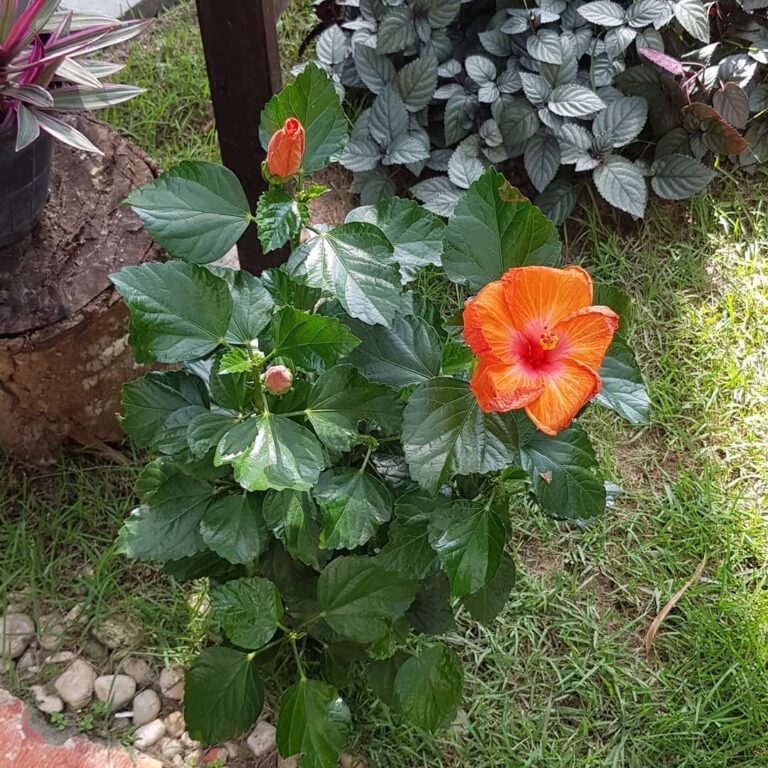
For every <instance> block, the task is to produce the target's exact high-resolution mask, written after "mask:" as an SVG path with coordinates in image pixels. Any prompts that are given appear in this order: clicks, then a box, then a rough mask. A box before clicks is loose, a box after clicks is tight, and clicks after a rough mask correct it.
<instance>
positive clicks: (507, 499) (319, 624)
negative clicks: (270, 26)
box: [113, 65, 648, 768]
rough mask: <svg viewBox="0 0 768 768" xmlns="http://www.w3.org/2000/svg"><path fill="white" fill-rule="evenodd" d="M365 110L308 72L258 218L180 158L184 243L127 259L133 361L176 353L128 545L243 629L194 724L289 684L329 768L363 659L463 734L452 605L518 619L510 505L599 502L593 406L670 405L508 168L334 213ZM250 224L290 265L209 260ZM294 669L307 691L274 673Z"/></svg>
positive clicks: (147, 434) (301, 742) (387, 699)
mask: <svg viewBox="0 0 768 768" xmlns="http://www.w3.org/2000/svg"><path fill="white" fill-rule="evenodd" d="M346 126H347V122H346V119H345V116H344V114H343V112H342V111H341V108H340V105H339V101H338V98H337V95H336V93H335V90H334V87H333V84H332V82H331V81H330V80H329V79H328V78H327V76H326V75H325V73H323V72H322V71H321V70H319V69H318V68H316V67H314V66H313V65H310V66H309V67H307V69H305V70H304V71H303V72H302V73H301V74H300V75H299V76H298V78H297V79H296V81H295V82H294V83H292V84H291V85H289V86H288V87H287V88H285V89H284V91H283V92H282V93H280V94H279V95H277V96H276V97H274V99H273V100H272V101H271V102H270V103H269V104H268V105H267V107H266V109H265V111H264V114H263V119H262V124H261V133H262V138H263V141H264V145H265V146H267V145H269V152H268V155H267V162H266V163H265V167H264V174H265V178H267V179H269V180H270V182H271V185H270V188H269V190H268V191H267V192H265V193H264V195H263V196H262V198H261V200H260V201H259V204H258V206H257V210H256V212H255V214H254V213H253V212H252V211H251V210H250V209H249V207H248V203H247V201H246V197H245V195H244V193H243V190H242V188H241V186H240V184H239V182H238V180H237V179H236V178H235V177H234V175H233V174H232V173H231V172H230V171H228V170H226V169H225V168H223V167H220V166H218V165H213V164H209V163H197V162H187V163H182V164H181V165H180V166H178V167H176V168H174V169H172V170H170V171H168V172H167V173H165V174H164V175H163V176H161V177H160V178H159V179H157V180H156V181H154V182H152V183H150V184H148V185H147V186H144V187H142V188H140V189H138V190H136V191H135V192H134V193H133V194H132V195H131V196H130V198H129V200H128V202H129V204H130V205H131V206H133V208H134V210H135V211H136V212H137V213H138V214H139V215H140V216H141V218H142V220H143V222H144V225H145V227H146V229H147V231H148V232H149V233H150V234H151V235H152V236H153V237H154V238H155V240H156V241H157V242H158V243H159V244H160V245H161V246H163V247H164V248H165V249H166V250H167V252H168V254H169V256H170V257H171V259H170V260H169V261H167V262H164V263H149V264H144V265H141V266H138V267H128V268H125V269H123V270H122V271H121V272H119V273H118V274H116V275H114V276H113V281H114V284H115V286H116V287H117V290H118V291H119V292H120V294H121V295H122V296H123V298H124V300H125V303H126V304H127V306H128V309H129V310H130V314H131V321H130V344H131V346H132V348H133V350H134V353H135V357H136V360H137V362H138V363H141V364H147V365H152V364H155V363H161V364H168V365H170V366H172V367H170V368H168V367H166V368H164V369H163V370H155V371H152V372H150V373H148V374H146V375H145V376H144V377H142V378H140V379H138V380H136V381H133V382H130V383H128V384H126V385H125V388H124V392H123V406H124V417H123V424H124V426H125V430H126V432H127V433H128V434H129V435H130V437H131V438H132V439H133V441H134V443H135V444H136V445H137V446H138V447H139V448H141V449H146V450H147V451H149V452H150V453H151V454H152V455H153V456H154V457H155V458H154V459H153V460H152V461H150V463H148V464H147V466H146V467H145V469H144V470H143V472H142V473H141V476H140V478H139V481H138V486H137V494H138V496H139V497H140V500H141V505H140V506H139V507H138V508H137V509H136V510H134V512H133V513H132V514H131V516H130V517H129V519H128V520H127V521H126V523H125V526H124V528H123V529H122V531H121V533H120V544H121V547H122V550H123V551H124V552H125V553H127V554H128V555H130V556H132V557H136V558H140V559H143V560H157V561H163V562H164V564H165V566H164V567H165V569H166V571H167V572H168V573H169V574H171V575H172V576H173V577H174V578H176V579H178V580H180V581H185V580H192V579H198V578H201V577H206V578H207V579H208V585H209V590H210V617H211V620H212V624H211V627H212V634H213V635H217V636H218V638H219V640H220V642H219V643H218V644H211V645H209V646H208V647H206V648H205V649H204V650H202V652H201V653H200V654H199V656H198V657H197V658H196V659H195V660H194V661H193V663H192V665H191V667H190V669H189V672H188V675H187V682H186V694H185V702H184V703H185V716H186V722H187V725H188V728H189V732H190V734H191V735H192V737H193V738H195V739H199V740H202V741H204V742H207V743H213V742H218V741H222V740H225V739H228V738H231V737H233V736H235V735H237V734H240V733H243V732H245V731H246V730H247V729H248V728H250V727H251V726H252V724H253V723H254V722H255V721H256V720H257V718H258V717H259V715H260V713H261V711H262V707H263V704H264V699H265V696H269V698H270V700H271V701H272V700H274V706H273V708H274V710H275V711H276V712H277V714H276V718H277V742H278V747H279V751H280V754H281V755H282V756H283V757H288V756H291V755H297V754H300V755H303V758H302V759H301V763H300V764H301V765H302V766H308V767H309V768H330V766H335V765H336V762H337V760H338V756H339V753H340V752H341V750H342V749H343V747H344V746H345V744H346V743H347V740H348V738H349V729H350V722H351V718H350V712H349V709H348V707H347V704H346V703H345V700H344V697H343V695H344V692H345V691H348V690H349V688H350V686H351V685H352V684H353V683H355V684H357V683H359V681H360V680H361V679H362V677H363V676H364V678H365V679H366V680H367V681H368V682H369V683H370V686H371V688H372V689H373V691H374V693H375V694H376V696H378V697H379V698H380V699H381V701H382V702H384V704H385V705H386V706H388V707H390V708H391V709H392V710H393V711H395V712H396V713H398V716H399V717H403V718H405V719H406V720H408V721H409V722H411V723H414V724H415V725H416V726H419V727H421V728H423V729H426V730H428V731H435V730H438V729H440V728H444V727H446V726H448V725H450V723H451V722H452V721H453V719H454V718H455V716H456V713H457V710H458V708H459V706H460V704H461V701H462V682H463V670H462V662H461V659H460V657H459V655H458V654H457V652H456V648H457V647H458V645H459V644H458V643H456V642H455V634H454V632H455V630H456V623H455V622H456V619H455V616H456V614H457V613H458V615H459V619H460V621H462V622H465V621H469V620H475V621H478V622H481V623H483V624H490V623H491V622H493V621H494V619H495V618H496V616H497V615H498V614H499V612H500V611H501V610H502V608H503V606H504V603H505V601H506V599H507V597H508V595H509V594H510V591H511V590H512V589H513V586H514V581H515V566H514V562H513V559H512V557H511V556H510V555H509V554H508V552H507V551H506V549H507V543H508V539H509V536H510V525H509V521H510V517H511V515H513V514H518V513H519V511H520V510H521V509H522V505H524V504H525V503H527V500H529V499H530V500H532V501H533V502H535V503H536V504H537V505H538V506H539V507H541V509H542V510H543V511H544V512H545V513H546V514H549V515H552V516H554V517H557V518H562V519H567V520H571V521H586V520H588V519H589V518H592V517H594V516H596V515H599V514H600V513H602V512H603V511H604V509H605V506H606V497H607V495H608V492H607V491H606V482H605V480H604V478H603V475H602V474H601V471H600V467H599V465H598V462H597V459H596V456H595V452H594V450H593V448H592V445H591V443H590V439H589V437H588V435H587V433H586V432H585V430H584V429H583V428H582V427H581V426H579V425H578V423H577V422H576V421H573V420H574V418H575V417H576V416H577V415H578V413H579V412H580V411H581V410H582V408H583V407H584V406H586V404H587V403H588V401H590V400H594V401H596V402H597V403H598V404H599V405H601V406H604V407H607V408H611V409H613V410H615V411H617V412H619V413H620V414H621V415H623V416H624V417H625V418H627V419H628V420H629V421H630V422H632V423H634V424H641V423H645V422H647V420H648V398H647V395H646V392H645V388H644V385H643V381H642V377H641V375H640V371H639V370H638V367H637V364H636V362H635V359H634V355H633V353H632V351H631V350H630V348H629V347H628V346H627V343H626V341H625V340H624V338H623V336H622V332H623V331H624V330H625V329H624V325H625V324H626V313H627V299H626V298H625V297H624V296H622V295H621V294H620V293H619V292H617V291H616V290H614V289H609V288H606V287H604V286H593V285H592V282H591V280H590V278H589V276H588V275H587V273H586V272H585V271H584V270H582V269H580V268H578V267H567V268H565V269H560V268H558V262H559V259H560V242H559V239H558V235H557V231H556V229H555V227H554V226H553V225H552V223H551V222H550V221H549V220H548V219H547V218H546V217H545V216H544V215H543V214H542V213H541V212H540V211H539V210H538V209H537V208H536V207H535V206H533V205H532V204H531V203H530V202H529V201H528V200H527V199H526V198H524V197H522V196H521V195H520V193H519V192H518V191H517V190H516V189H515V188H514V187H512V186H511V185H510V184H509V183H508V182H507V181H506V180H505V179H504V178H503V177H502V176H501V175H500V174H499V173H497V172H496V171H495V170H493V169H489V170H487V171H486V172H485V173H484V174H483V176H482V177H481V178H480V179H478V180H477V181H476V182H475V183H474V184H472V186H471V187H470V189H469V190H468V191H467V192H466V194H465V195H464V197H463V198H462V199H461V200H460V201H459V203H458V205H457V207H456V210H455V213H454V215H453V217H452V218H451V219H450V221H448V222H447V224H446V223H445V222H444V221H443V220H441V219H440V218H438V217H437V216H436V215H434V214H432V213H430V212H428V211H426V210H424V209H423V208H422V207H421V206H420V205H419V204H418V203H416V202H414V201H412V200H406V199H400V198H392V199H389V200H386V201H383V202H381V203H379V204H378V205H376V206H370V207H363V208H357V209H355V210H353V211H351V212H350V213H349V215H348V216H347V219H346V222H345V223H344V224H342V225H341V226H337V227H332V228H331V227H327V226H324V225H323V224H322V223H319V222H317V223H316V222H312V221H310V214H309V206H308V203H309V201H310V200H311V199H312V198H313V197H315V196H317V195H320V194H323V193H324V191H325V190H324V188H323V187H321V186H319V185H316V184H313V183H310V182H309V180H308V179H309V175H310V174H311V173H313V172H315V171H318V170H320V169H322V168H323V167H325V166H327V165H328V164H329V163H330V162H331V161H332V160H333V158H334V157H337V156H338V155H339V153H340V152H341V151H342V150H343V147H344V143H345V141H346ZM252 224H255V225H256V226H257V227H258V233H259V236H260V238H261V241H262V243H263V244H264V247H265V249H266V250H272V249H276V248H280V247H283V246H284V245H286V244H288V245H290V248H291V254H290V256H289V258H288V260H287V262H286V263H285V264H284V266H283V267H281V268H279V269H270V270H266V271H265V272H264V273H263V274H262V275H261V276H260V277H255V276H253V275H251V274H248V273H245V272H240V271H235V270H230V269H225V268H221V267H217V266H212V263H213V262H214V261H215V260H217V259H219V258H220V257H221V256H222V255H224V253H226V251H227V250H228V249H229V248H230V247H231V246H232V245H233V244H234V243H235V242H236V241H237V240H238V239H239V237H240V236H241V235H242V234H243V232H244V230H245V229H246V228H247V227H248V226H251V225H252ZM425 273H426V276H427V278H426V279H427V280H428V282H429V284H430V285H431V286H432V290H431V291H430V295H429V296H428V295H425V292H424V291H422V290H420V289H419V286H424V285H425V284H426V282H425ZM438 288H439V289H440V290H438ZM472 297H474V298H472ZM435 299H437V300H435ZM467 299H469V301H467ZM614 492H615V489H613V488H612V489H611V490H610V493H614ZM286 664H288V665H289V668H291V669H292V670H293V671H292V673H291V674H292V677H293V680H294V682H292V683H291V684H290V685H289V687H287V688H286V689H285V690H283V691H282V692H281V691H276V690H274V688H273V687H272V688H270V687H268V684H269V682H270V681H271V680H273V679H274V678H275V676H274V675H271V673H272V672H273V671H274V670H275V669H280V670H284V669H285V667H286ZM279 677H280V679H281V680H284V679H285V675H284V673H281V674H280V676H279ZM265 691H266V692H265Z"/></svg>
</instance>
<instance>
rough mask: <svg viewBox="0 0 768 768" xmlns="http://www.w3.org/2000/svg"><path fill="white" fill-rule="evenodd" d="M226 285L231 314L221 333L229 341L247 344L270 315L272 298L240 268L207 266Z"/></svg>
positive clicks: (261, 328) (265, 325)
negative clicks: (227, 324)
mask: <svg viewBox="0 0 768 768" xmlns="http://www.w3.org/2000/svg"><path fill="white" fill-rule="evenodd" d="M208 269H209V270H210V271H211V272H213V274H215V275H216V276H217V277H220V278H221V279H222V280H224V281H225V282H226V283H227V285H228V286H229V292H230V295H231V296H232V317H231V318H230V321H229V326H228V328H227V333H226V336H225V339H226V341H227V342H228V343H229V344H245V345H248V344H250V342H251V341H252V340H253V339H255V338H256V337H257V336H258V335H259V334H260V333H261V332H262V331H263V330H264V329H265V328H266V327H267V324H268V323H269V321H270V319H271V318H272V311H273V309H274V306H275V304H274V301H273V300H272V296H271V295H270V293H269V291H268V290H267V289H266V288H265V287H264V283H262V282H261V280H259V278H258V277H254V276H253V275H251V274H249V273H248V272H244V271H243V270H240V269H226V268H224V267H208Z"/></svg>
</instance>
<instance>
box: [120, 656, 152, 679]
mask: <svg viewBox="0 0 768 768" xmlns="http://www.w3.org/2000/svg"><path fill="white" fill-rule="evenodd" d="M123 672H124V673H125V674H126V675H128V676H129V677H132V678H133V679H134V680H135V681H136V685H140V686H147V685H149V684H150V683H151V682H152V668H151V667H150V666H149V664H148V663H147V662H146V661H144V659H137V658H136V657H135V656H131V657H130V658H127V659H126V660H125V661H124V662H123Z"/></svg>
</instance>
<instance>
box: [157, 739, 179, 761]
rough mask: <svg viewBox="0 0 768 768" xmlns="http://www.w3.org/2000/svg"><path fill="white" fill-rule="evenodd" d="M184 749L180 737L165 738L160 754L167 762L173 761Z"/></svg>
mask: <svg viewBox="0 0 768 768" xmlns="http://www.w3.org/2000/svg"><path fill="white" fill-rule="evenodd" d="M183 751H184V747H182V746H181V743H180V742H179V741H178V739H169V738H165V739H163V741H162V743H161V744H160V754H161V755H162V757H163V760H165V761H166V762H171V761H172V760H173V758H174V757H176V756H177V755H180V754H181V753H182V752H183Z"/></svg>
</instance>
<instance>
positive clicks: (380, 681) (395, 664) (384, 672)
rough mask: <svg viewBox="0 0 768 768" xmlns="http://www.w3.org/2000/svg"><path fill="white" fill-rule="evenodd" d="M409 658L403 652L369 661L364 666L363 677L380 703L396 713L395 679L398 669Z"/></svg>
mask: <svg viewBox="0 0 768 768" xmlns="http://www.w3.org/2000/svg"><path fill="white" fill-rule="evenodd" d="M409 658H410V656H409V655H408V654H406V653H405V652H403V651H398V652H397V653H395V654H394V656H391V657H390V658H388V659H382V660H380V661H371V662H368V664H366V667H365V677H366V679H367V680H368V683H369V684H370V686H371V689H372V690H373V692H374V693H375V694H376V696H377V697H378V699H379V700H380V701H383V702H384V703H385V704H386V705H387V706H388V707H389V708H390V709H393V710H395V711H397V710H398V709H399V707H400V703H399V702H398V700H397V697H396V696H395V678H396V677H397V673H398V671H399V669H400V667H402V666H403V664H404V663H405V662H406V661H407V660H408V659H409Z"/></svg>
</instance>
